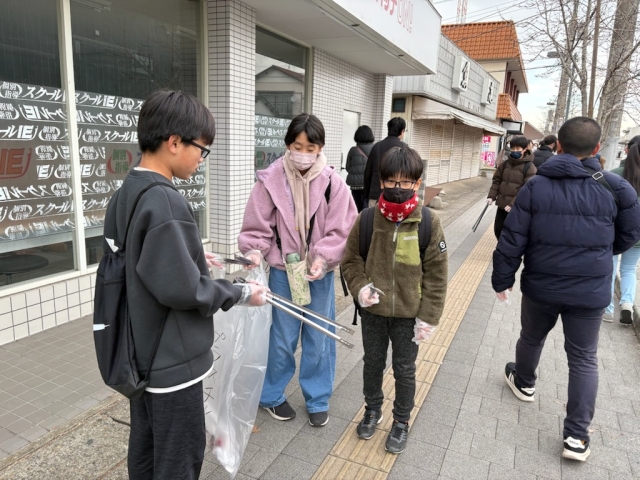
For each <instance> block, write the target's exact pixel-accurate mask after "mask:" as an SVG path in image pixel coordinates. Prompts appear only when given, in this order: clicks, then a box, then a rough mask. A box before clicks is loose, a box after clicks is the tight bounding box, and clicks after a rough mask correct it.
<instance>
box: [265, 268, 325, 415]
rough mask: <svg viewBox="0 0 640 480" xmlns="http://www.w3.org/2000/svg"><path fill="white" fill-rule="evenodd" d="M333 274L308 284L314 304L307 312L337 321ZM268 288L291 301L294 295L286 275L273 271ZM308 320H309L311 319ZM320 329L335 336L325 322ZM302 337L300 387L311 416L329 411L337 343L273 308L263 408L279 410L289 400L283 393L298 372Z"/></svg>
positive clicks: (309, 306)
mask: <svg viewBox="0 0 640 480" xmlns="http://www.w3.org/2000/svg"><path fill="white" fill-rule="evenodd" d="M333 281H334V279H333V272H329V273H327V275H326V276H325V277H324V278H323V279H322V280H316V281H315V282H309V286H310V288H311V304H309V305H307V306H306V308H308V309H309V310H313V311H314V312H317V313H319V314H321V315H324V316H325V317H328V318H330V319H331V320H335V317H336V302H335V290H334V283H333ZM269 288H270V289H271V291H272V292H274V293H277V294H278V295H281V296H283V297H285V298H287V299H289V300H291V291H290V289H289V281H288V279H287V274H286V272H284V271H282V270H278V269H276V268H271V272H270V274H269ZM305 317H307V318H309V317H308V315H305ZM316 323H318V324H319V325H320V326H322V327H324V328H327V329H328V330H330V331H332V332H335V329H334V327H329V326H328V325H327V324H325V323H322V322H316ZM301 334H302V357H301V358H300V387H301V388H302V394H303V395H304V399H305V401H306V404H307V411H308V412H309V413H317V412H326V411H327V410H329V398H330V397H331V394H332V393H333V380H334V378H335V373H336V342H335V340H333V339H331V338H329V337H327V336H326V335H325V334H323V333H321V332H319V331H318V330H316V329H314V328H313V327H310V326H309V325H306V324H303V323H302V324H301V322H300V320H297V319H295V318H293V317H292V316H291V315H288V314H286V313H284V312H283V311H282V310H279V309H277V308H275V307H273V321H272V324H271V332H270V335H269V360H268V362H267V373H266V376H265V379H264V386H263V387H262V396H261V397H260V406H261V407H264V408H270V407H276V406H278V405H280V404H281V403H282V402H284V401H285V400H286V397H285V395H284V389H285V388H286V387H287V385H288V384H289V382H290V381H291V378H293V375H294V373H295V371H296V360H295V357H294V354H295V352H296V348H297V346H298V340H299V339H300V335H301Z"/></svg>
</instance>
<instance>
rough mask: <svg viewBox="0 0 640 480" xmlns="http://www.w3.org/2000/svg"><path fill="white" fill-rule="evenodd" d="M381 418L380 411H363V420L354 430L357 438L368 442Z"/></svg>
mask: <svg viewBox="0 0 640 480" xmlns="http://www.w3.org/2000/svg"><path fill="white" fill-rule="evenodd" d="M383 418H384V417H383V416H382V411H380V410H365V411H364V418H363V419H362V420H361V421H360V423H359V424H358V428H357V429H356V433H357V434H358V438H361V439H363V440H369V439H370V438H371V437H373V434H374V432H375V431H376V425H378V424H379V423H380V422H381V421H382V419H383Z"/></svg>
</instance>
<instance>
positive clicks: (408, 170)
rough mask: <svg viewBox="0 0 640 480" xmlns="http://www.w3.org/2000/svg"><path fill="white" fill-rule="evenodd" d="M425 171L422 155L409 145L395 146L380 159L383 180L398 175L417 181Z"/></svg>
mask: <svg viewBox="0 0 640 480" xmlns="http://www.w3.org/2000/svg"><path fill="white" fill-rule="evenodd" d="M423 171H424V164H423V162H422V159H421V158H420V155H419V154H418V152H416V151H415V150H414V149H413V148H410V147H409V146H408V145H402V146H401V147H393V148H392V149H391V150H389V151H388V152H387V153H385V154H384V156H383V157H382V160H380V180H382V181H383V182H384V181H385V180H389V179H390V178H393V177H395V176H396V175H400V176H402V177H404V178H407V179H410V180H413V181H416V182H417V181H418V180H420V179H421V178H422V172H423Z"/></svg>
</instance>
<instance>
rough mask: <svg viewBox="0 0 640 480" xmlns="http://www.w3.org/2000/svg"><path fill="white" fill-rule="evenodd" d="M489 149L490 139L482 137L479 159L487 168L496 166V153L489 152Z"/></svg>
mask: <svg viewBox="0 0 640 480" xmlns="http://www.w3.org/2000/svg"><path fill="white" fill-rule="evenodd" d="M490 148H491V137H488V136H484V137H482V152H481V153H480V158H481V159H482V162H483V163H484V164H485V165H487V166H488V167H495V166H496V152H490V151H489V149H490Z"/></svg>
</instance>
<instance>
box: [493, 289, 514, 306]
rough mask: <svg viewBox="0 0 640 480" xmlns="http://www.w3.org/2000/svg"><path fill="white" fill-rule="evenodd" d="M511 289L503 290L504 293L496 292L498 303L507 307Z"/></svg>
mask: <svg viewBox="0 0 640 480" xmlns="http://www.w3.org/2000/svg"><path fill="white" fill-rule="evenodd" d="M512 290H513V289H512V288H510V289H508V290H505V291H504V292H496V298H497V299H498V300H499V301H500V303H503V304H505V305H509V304H510V303H511V302H510V301H509V292H510V291H512Z"/></svg>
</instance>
